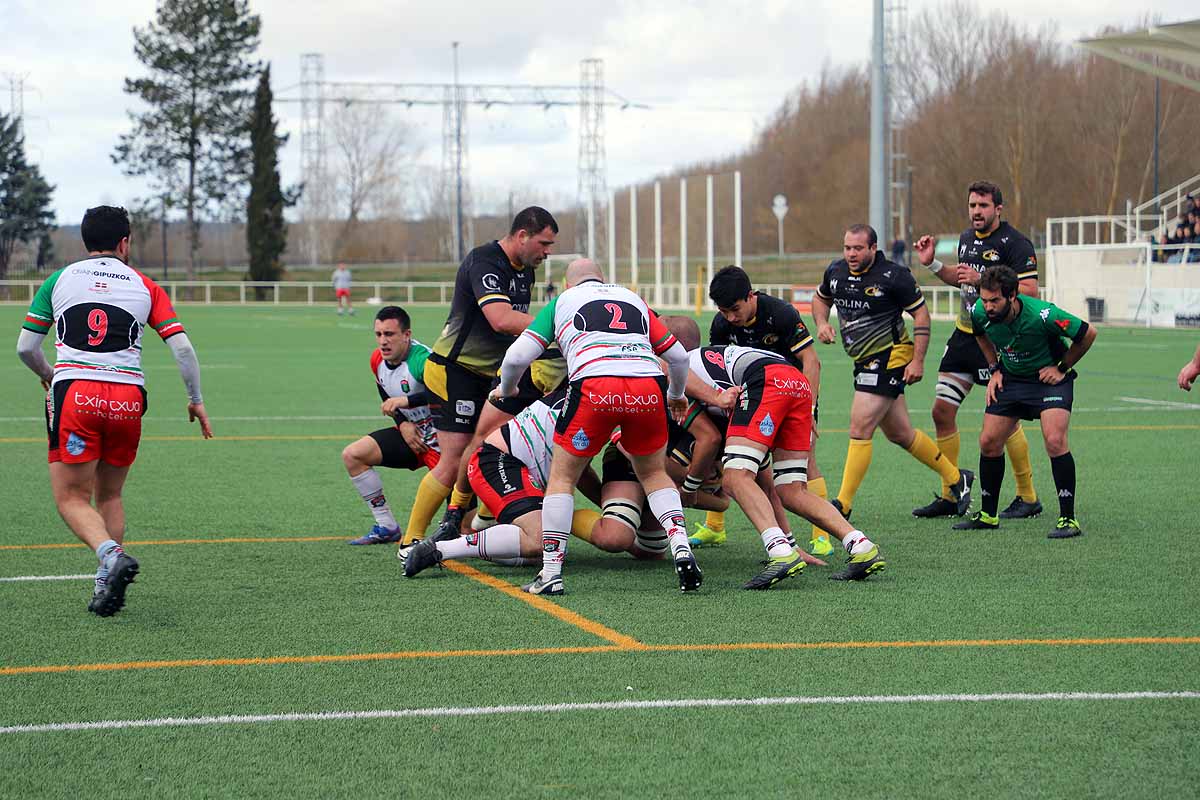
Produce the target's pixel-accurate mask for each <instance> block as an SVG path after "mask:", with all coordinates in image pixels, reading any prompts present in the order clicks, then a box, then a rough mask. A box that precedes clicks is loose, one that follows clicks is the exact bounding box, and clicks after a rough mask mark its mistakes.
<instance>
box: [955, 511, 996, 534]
mask: <svg viewBox="0 0 1200 800" xmlns="http://www.w3.org/2000/svg"><path fill="white" fill-rule="evenodd" d="M999 527H1000V518H999V517H993V516H992V515H990V514H985V513H983V512H982V511H976V512H975V513H974V514H972V515H971V516H970V518H968V519H964V520H963V521H962V522H956V523H954V528H953V529H954V530H956V531H994V530H996V529H997V528H999Z"/></svg>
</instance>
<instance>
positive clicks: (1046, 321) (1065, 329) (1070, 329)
mask: <svg viewBox="0 0 1200 800" xmlns="http://www.w3.org/2000/svg"><path fill="white" fill-rule="evenodd" d="M1046 307H1047V308H1048V309H1049V310H1050V313H1049V314H1047V315H1046V316H1045V317H1043V318H1042V327H1043V328H1045V329H1046V332H1047V333H1051V334H1054V335H1055V336H1065V337H1067V338H1068V339H1070V340H1071V341H1075V339H1076V338H1078V336H1079V333H1080V331H1082V330H1083V328H1084V322H1083V320H1081V319H1080V318H1079V317H1077V316H1075V315H1074V314H1068V313H1067V312H1066V311H1063V310H1062V309H1061V308H1059V307H1058V306H1056V305H1047V306H1046Z"/></svg>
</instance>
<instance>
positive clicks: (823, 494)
mask: <svg viewBox="0 0 1200 800" xmlns="http://www.w3.org/2000/svg"><path fill="white" fill-rule="evenodd" d="M808 490H809V491H810V492H812V493H813V494H815V495H816V496H817V497H819V498H821V499H822V500H826V499H828V498H829V490H827V489H826V488H825V479H824V478H813V479H812V480H811V481H809V482H808ZM812 538H814V539H824V540H826V541H829V534H828V533H826V532H825V531H823V530H821V529H820V528H818V527H817V526H816V525H813V526H812Z"/></svg>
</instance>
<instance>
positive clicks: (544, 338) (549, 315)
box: [525, 297, 558, 347]
mask: <svg viewBox="0 0 1200 800" xmlns="http://www.w3.org/2000/svg"><path fill="white" fill-rule="evenodd" d="M557 308H558V297H555V298H554V299H553V300H551V301H550V302H549V303H547V304H546V305H545V306H544V307H543V308H542V310H541V311H539V312H538V315H537V316H536V317H534V318H533V322H532V323H530V325H529V327H528V328H526V329H525V332H526V333H531V334H533V335H534V336H536V337H537V338H538V340H539V341H540V342H541V343H542V346H543V347H549V346H550V345H551V343H553V342H554V312H555V310H557Z"/></svg>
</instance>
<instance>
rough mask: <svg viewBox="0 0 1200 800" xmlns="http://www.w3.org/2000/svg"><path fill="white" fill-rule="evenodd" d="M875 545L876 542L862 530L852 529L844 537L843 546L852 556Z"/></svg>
mask: <svg viewBox="0 0 1200 800" xmlns="http://www.w3.org/2000/svg"><path fill="white" fill-rule="evenodd" d="M874 546H875V543H874V542H872V541H871V540H870V539H868V538H867V535H866V534H865V533H863V532H862V531H860V530H852V531H850V532H849V533H847V534H846V536H845V537H844V538H843V539H842V547H844V548H846V552H847V553H849V554H850V555H852V556H856V555H858V554H859V553H865V552H867V551H868V550H870V549H871V548H872V547H874Z"/></svg>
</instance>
